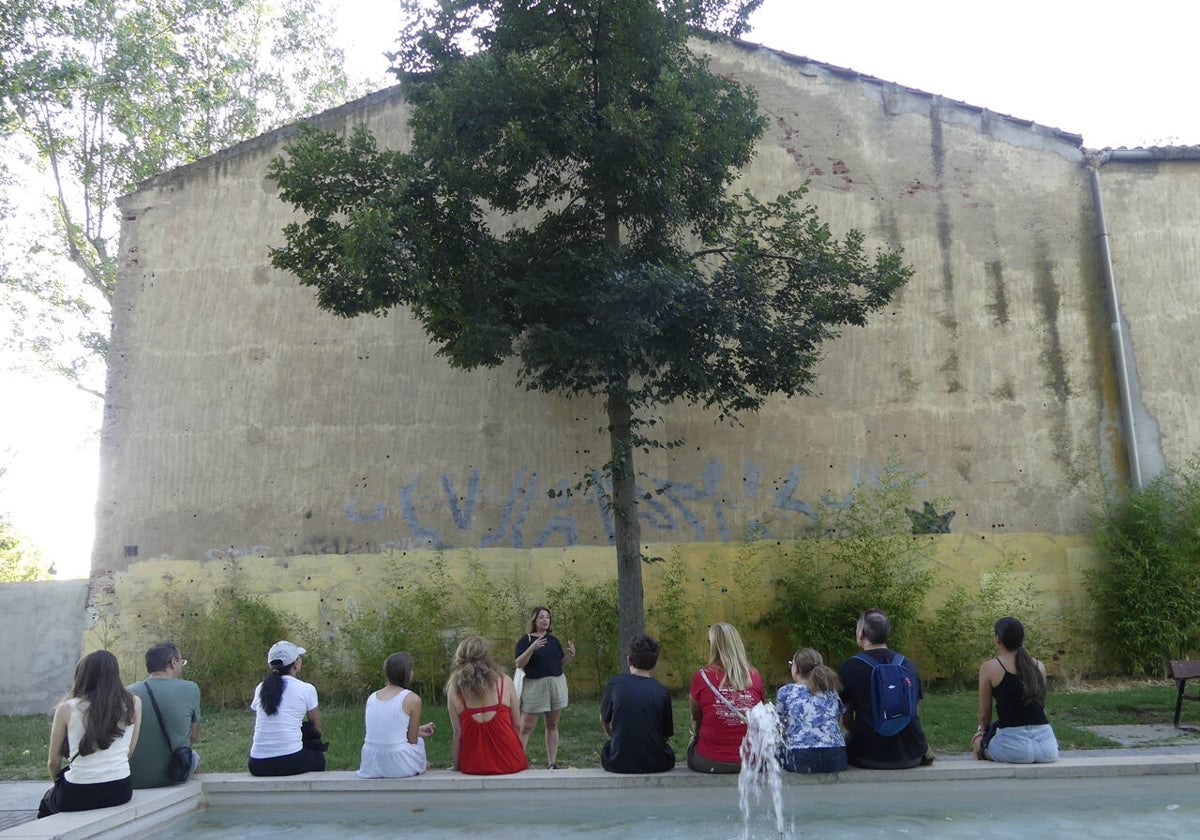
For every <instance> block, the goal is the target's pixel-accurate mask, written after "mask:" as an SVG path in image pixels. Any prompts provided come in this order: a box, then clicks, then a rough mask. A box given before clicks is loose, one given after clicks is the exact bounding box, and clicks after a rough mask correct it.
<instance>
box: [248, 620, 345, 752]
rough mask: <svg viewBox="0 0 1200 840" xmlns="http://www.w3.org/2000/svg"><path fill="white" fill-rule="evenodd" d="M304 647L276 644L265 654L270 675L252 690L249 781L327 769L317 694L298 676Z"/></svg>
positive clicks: (325, 747) (284, 642)
mask: <svg viewBox="0 0 1200 840" xmlns="http://www.w3.org/2000/svg"><path fill="white" fill-rule="evenodd" d="M304 653H305V650H304V648H302V647H297V646H296V645H294V644H292V643H291V642H287V641H281V642H276V643H275V644H273V645H272V646H271V650H270V651H268V652H267V665H268V666H269V667H270V669H271V673H270V674H268V675H267V678H266V679H265V680H263V681H262V682H260V683H259V684H258V685H257V686H255V687H254V700H253V701H252V702H251V703H250V708H251V709H253V710H254V741H253V742H252V743H251V744H250V761H249V762H248V764H249V770H250V775H251V776H295V775H298V774H300V773H308V772H310V771H314V770H324V769H325V750H326V749H328V748H329V745H328V744H325V743H324V742H323V741H321V712H320V710H319V709H318V708H317V689H316V688H315V687H314V686H312V685H311V684H310V683H306V682H304V681H303V680H300V679H298V678H297V677H296V674H298V673H299V672H300V668H301V666H302V665H303V664H304V661H303V659H301V656H302V655H303V654H304Z"/></svg>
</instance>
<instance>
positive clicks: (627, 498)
mask: <svg viewBox="0 0 1200 840" xmlns="http://www.w3.org/2000/svg"><path fill="white" fill-rule="evenodd" d="M607 407H608V437H609V443H610V448H611V451H612V512H613V522H614V530H615V535H616V543H617V622H618V627H619V634H620V643H621V661H622V662H624V661H625V657H626V656H627V655H628V653H629V640H630V639H632V638H633V637H634V636H636V635H638V634H639V633H643V632H645V621H646V616H645V610H644V607H643V596H644V593H643V591H642V524H641V521H640V520H639V519H638V516H637V498H636V497H635V493H636V482H635V477H636V473H635V471H634V467H633V452H634V447H633V442H632V429H631V421H632V419H633V413H632V411H631V409H630V407H629V395H628V392H627V390H626V383H625V382H615V383H613V386H612V387H611V388H610V389H609V392H608V402H607Z"/></svg>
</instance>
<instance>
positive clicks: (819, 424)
mask: <svg viewBox="0 0 1200 840" xmlns="http://www.w3.org/2000/svg"><path fill="white" fill-rule="evenodd" d="M715 49H716V51H717V55H716V58H715V60H714V66H715V68H716V69H717V70H718V71H719V72H726V73H730V74H733V75H734V76H736V77H737V78H739V79H741V80H743V81H745V82H748V83H750V84H751V85H753V86H754V87H756V88H757V89H758V91H759V99H760V106H761V108H762V109H763V111H764V112H765V113H766V114H767V115H768V116H769V119H770V127H769V129H768V132H767V135H766V136H765V137H764V139H763V141H762V143H761V144H760V147H759V151H758V155H757V158H756V160H755V161H754V163H753V165H752V166H751V167H750V168H749V169H748V171H747V172H746V173H745V174H744V178H743V181H744V185H745V186H748V187H750V188H752V189H753V190H755V191H756V192H758V193H760V194H762V195H767V196H773V195H775V194H777V193H778V192H781V191H783V190H786V189H790V188H793V187H795V186H798V185H800V184H802V183H804V182H805V181H806V180H809V181H810V182H811V193H810V196H811V198H812V200H813V201H814V203H815V204H817V205H818V207H819V209H820V211H821V214H822V217H823V218H824V219H825V220H826V221H828V223H829V224H830V226H831V227H832V228H833V230H834V231H835V232H838V233H843V232H845V231H846V230H847V229H849V228H850V227H857V228H859V229H861V230H863V231H864V233H865V234H866V235H867V238H868V242H869V243H872V244H884V243H894V244H898V245H902V246H903V247H904V248H905V250H906V255H907V258H908V259H909V260H910V261H911V263H912V265H913V267H914V268H915V275H914V277H913V280H912V281H911V284H910V285H909V286H908V287H907V288H906V289H905V290H904V291H903V293H902V294H901V295H900V297H899V299H898V300H897V301H896V303H895V305H894V306H892V307H891V308H890V310H889V311H887V312H883V313H880V314H879V315H878V316H877V317H876V318H875V319H874V320H873V322H872V324H871V325H870V326H869V327H867V328H865V329H862V330H852V331H850V332H847V333H846V335H845V336H844V337H843V338H842V339H840V340H838V341H837V342H834V343H832V344H831V345H829V346H828V348H827V350H828V356H827V359H826V361H825V362H824V363H823V364H822V366H821V369H820V377H819V380H818V385H817V390H818V391H819V393H818V394H817V395H816V396H813V397H809V398H800V399H792V400H783V399H779V400H775V401H773V402H771V403H770V404H769V405H768V406H767V407H766V408H765V409H764V410H763V411H762V412H760V413H759V414H757V415H753V416H747V417H745V418H743V419H744V426H743V427H740V428H730V427H728V426H724V425H719V424H717V423H716V422H715V419H714V417H713V416H711V415H709V414H706V413H704V412H702V411H699V410H695V409H691V408H686V407H676V406H672V407H668V408H666V409H664V411H663V417H664V420H665V430H664V434H666V435H669V436H676V435H682V436H684V437H685V438H686V440H687V444H686V446H684V447H683V448H681V449H676V450H671V451H669V452H663V453H657V454H655V455H653V456H650V457H646V458H643V460H642V461H641V463H640V465H639V466H640V467H641V468H642V469H643V470H644V472H645V474H646V476H645V478H643V479H642V484H643V487H644V489H654V488H655V487H665V488H666V489H665V492H664V493H663V494H662V495H661V496H655V497H653V498H652V499H651V500H650V501H649V502H648V503H647V504H646V505H645V506H644V507H643V512H642V516H643V538H644V539H645V540H646V541H647V542H676V543H687V542H706V541H714V540H716V541H720V540H738V539H742V538H743V537H745V536H746V535H747V534H750V535H755V536H763V535H769V536H775V537H778V536H789V535H792V534H795V533H797V532H799V531H800V530H801V529H803V528H804V527H805V526H806V525H808V524H809V523H810V521H811V516H810V515H811V512H812V505H813V502H814V501H815V500H816V499H818V498H819V497H820V496H821V494H822V493H823V492H824V491H826V490H829V489H832V490H833V491H834V492H835V493H840V492H844V491H845V490H846V489H847V488H848V487H850V486H851V485H852V484H853V483H855V482H857V481H862V480H866V479H869V478H870V477H871V476H872V475H873V473H874V471H875V470H876V469H878V468H879V467H880V465H882V464H883V463H884V462H885V461H886V460H887V459H888V457H889V453H891V452H895V453H896V456H897V457H898V458H899V460H900V461H901V462H903V463H905V464H907V465H909V466H911V467H913V468H916V469H919V470H921V471H923V472H924V473H925V474H926V476H927V477H926V479H925V487H924V494H925V497H926V498H929V499H937V498H948V499H951V500H952V505H953V507H954V509H955V510H956V511H957V518H956V519H955V520H954V523H953V524H954V526H955V528H956V529H960V530H961V529H966V530H974V531H978V532H983V533H987V534H993V533H997V532H1005V531H1021V532H1046V533H1048V534H1073V533H1078V532H1079V531H1080V530H1081V529H1082V528H1084V527H1085V524H1086V516H1085V511H1086V507H1087V489H1088V487H1089V485H1090V484H1093V483H1094V479H1095V478H1096V477H1097V476H1098V475H1099V471H1100V469H1101V468H1109V469H1117V470H1119V469H1120V466H1121V464H1122V458H1123V453H1122V451H1121V448H1120V445H1119V443H1117V442H1116V441H1118V440H1119V437H1118V435H1117V434H1116V432H1115V429H1116V428H1117V426H1116V420H1115V417H1116V413H1115V409H1114V400H1115V397H1113V396H1112V395H1113V393H1114V392H1113V389H1112V387H1111V376H1110V374H1109V373H1108V371H1109V370H1110V369H1111V363H1110V354H1109V352H1108V345H1107V341H1108V338H1107V326H1106V322H1105V319H1104V316H1103V304H1102V298H1101V295H1100V282H1099V278H1100V268H1099V265H1098V261H1097V259H1096V257H1095V247H1094V242H1093V235H1092V216H1091V210H1090V201H1089V198H1088V193H1087V184H1086V177H1085V174H1084V170H1083V167H1082V155H1081V151H1080V148H1079V138H1077V137H1073V136H1071V135H1064V134H1060V133H1057V132H1053V131H1047V130H1044V129H1041V128H1039V127H1037V126H1031V125H1030V124H1028V123H1022V122H1020V121H1016V120H1010V119H1008V118H1004V117H1000V116H997V115H994V114H990V113H988V112H986V111H980V110H979V109H974V108H970V107H968V106H964V105H961V104H959V103H954V102H950V101H947V100H942V99H940V98H938V97H933V96H929V95H927V94H923V93H919V92H915V91H911V90H907V89H904V88H900V87H898V86H895V85H890V84H885V83H881V82H878V81H877V80H871V79H864V78H862V77H859V76H857V75H854V74H850V73H846V72H841V71H837V70H836V69H834V68H829V67H827V66H825V65H819V64H816V63H811V62H807V61H804V60H799V59H791V58H787V57H784V56H780V55H779V54H777V53H773V52H771V51H768V50H758V49H753V48H743V47H738V46H733V45H725V46H720V45H718V46H717V47H715ZM404 119H405V106H404V104H403V102H402V101H401V99H400V97H399V94H398V93H397V92H396V91H395V90H392V91H384V92H381V93H380V94H376V95H374V96H373V97H369V98H368V99H366V100H362V101H360V102H357V103H352V104H351V105H348V106H345V107H343V108H341V109H338V110H337V111H334V112H330V113H328V114H326V115H324V116H323V117H322V118H321V122H322V123H323V124H324V125H326V126H328V127H335V128H342V129H349V128H350V127H351V126H352V125H355V124H357V123H360V122H361V123H365V124H366V125H367V126H368V127H369V128H371V129H372V130H374V131H375V132H376V133H377V134H378V135H379V136H380V138H381V139H382V141H383V142H384V143H385V144H387V145H392V146H396V147H400V148H403V147H404V146H405V143H406V142H407V134H406V129H405V123H404ZM287 136H288V135H287V133H286V132H280V133H276V134H274V135H267V136H264V137H262V138H259V139H258V140H255V141H253V142H251V143H248V144H243V145H241V146H238V147H236V148H234V149H232V150H229V152H227V153H225V154H222V155H219V156H217V157H215V158H212V159H208V160H205V161H201V162H199V163H197V164H195V165H192V166H189V167H185V168H183V169H180V170H177V171H175V172H172V173H167V174H166V175H163V176H160V177H158V178H156V179H154V180H152V181H150V182H148V183H146V184H145V185H143V187H142V188H141V189H140V190H139V191H138V192H137V193H136V194H134V195H132V196H129V197H127V198H126V199H125V200H124V201H123V203H122V208H123V211H124V217H125V221H124V226H123V233H122V246H121V256H120V258H121V267H120V282H119V284H118V293H117V301H116V306H115V314H114V333H113V344H112V353H111V356H110V382H109V391H108V405H107V413H106V417H105V426H104V435H103V444H102V471H101V476H102V477H101V491H100V501H99V505H98V527H97V539H96V547H95V554H94V560H93V568H94V570H95V571H96V573H97V574H100V573H102V572H104V571H105V570H111V571H116V572H119V571H121V570H124V569H126V568H130V567H131V564H137V563H139V562H141V561H145V560H147V559H153V558H160V559H161V558H168V559H178V560H200V559H205V558H208V559H213V560H221V559H227V558H231V557H243V556H259V557H264V558H286V557H292V556H296V555H322V556H323V555H335V554H354V555H356V556H361V555H366V554H370V553H372V552H379V551H386V550H390V549H409V548H421V547H438V546H441V547H472V548H479V549H485V550H489V551H490V550H493V549H502V548H512V549H522V550H524V549H532V548H538V547H551V548H557V547H563V546H588V545H606V544H607V543H608V539H609V530H610V528H611V524H610V523H609V522H608V519H607V517H608V514H607V512H606V511H605V510H604V508H603V505H601V504H600V503H599V502H598V500H597V498H596V496H595V494H594V493H590V492H589V493H583V494H574V495H572V496H569V497H562V498H557V499H552V498H550V497H549V496H548V494H547V491H548V490H550V489H555V488H563V487H566V486H570V485H573V484H575V483H576V482H579V481H580V480H581V479H582V478H583V477H584V475H585V473H586V471H587V470H588V469H593V468H595V467H597V466H598V465H600V464H602V463H603V462H604V461H605V460H606V459H607V456H606V453H605V451H604V450H605V437H604V435H603V433H602V432H601V429H602V427H603V425H604V420H603V415H602V412H601V411H600V408H599V406H598V405H596V404H593V403H591V402H589V401H585V400H574V401H568V400H565V399H561V398H559V397H557V396H548V395H541V394H536V393H528V392H526V391H523V390H520V389H518V388H517V387H515V385H514V377H513V374H512V370H511V369H510V368H508V367H503V368H500V369H499V370H495V371H489V372H478V373H461V372H456V371H452V370H451V369H450V368H449V367H448V366H447V365H446V364H445V363H444V362H443V361H441V360H440V359H438V358H436V357H435V356H434V354H433V352H432V348H431V347H430V345H429V343H428V342H427V340H426V339H425V337H424V335H423V333H422V332H421V330H420V329H419V326H418V325H417V324H416V323H415V322H414V321H413V320H412V319H411V318H410V317H409V316H408V315H407V314H405V313H403V312H396V313H394V314H393V315H391V316H390V317H388V318H384V319H369V318H364V319H356V320H351V321H345V320H339V319H335V318H334V317H332V316H330V315H328V314H325V313H322V312H320V311H318V310H317V309H316V306H315V304H314V303H313V298H312V294H311V292H310V291H309V290H307V289H303V288H302V287H300V286H299V284H298V283H297V282H296V281H295V279H294V278H292V277H290V276H288V275H285V274H283V273H280V272H277V271H274V270H272V269H271V268H270V267H269V265H268V254H267V249H268V247H269V246H270V245H273V244H278V243H280V242H281V235H280V230H281V228H282V226H283V225H284V224H285V223H286V222H287V221H288V219H289V213H288V211H287V209H286V208H285V207H284V206H283V204H282V203H281V202H280V201H279V200H278V198H277V197H276V195H275V191H274V189H273V185H272V184H271V183H270V182H269V181H267V180H266V178H265V172H266V167H267V164H268V162H269V161H270V159H271V158H272V157H273V156H274V155H277V154H279V153H280V152H281V151H282V149H283V147H284V144H285V143H286V139H287Z"/></svg>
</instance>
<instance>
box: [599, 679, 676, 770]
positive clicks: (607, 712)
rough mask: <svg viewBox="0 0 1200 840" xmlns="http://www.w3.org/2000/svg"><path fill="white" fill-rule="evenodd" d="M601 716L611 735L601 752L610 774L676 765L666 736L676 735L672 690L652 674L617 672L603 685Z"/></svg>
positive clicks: (605, 766)
mask: <svg viewBox="0 0 1200 840" xmlns="http://www.w3.org/2000/svg"><path fill="white" fill-rule="evenodd" d="M600 718H601V720H604V721H607V722H608V723H610V724H611V725H612V737H611V738H609V740H608V743H607V744H605V745H604V748H603V749H602V750H601V751H600V764H601V766H603V767H604V769H605V770H608V771H609V772H610V773H660V772H662V771H664V770H671V769H673V768H674V767H675V751H674V750H673V749H671V745H670V744H669V743H667V739H668V738H670V737H671V736H672V735H674V734H675V723H674V719H673V718H672V714H671V693H670V692H669V691H667V689H666V688H665V687H664V686H663V684H662V683H660V682H659V681H658V680H656V679H654V678H653V677H641V676H638V675H637V674H618V675H617V676H615V677H613V678H612V679H611V680H609V681H608V685H606V686H605V687H604V699H603V700H601V701H600Z"/></svg>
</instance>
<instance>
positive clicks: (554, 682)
mask: <svg viewBox="0 0 1200 840" xmlns="http://www.w3.org/2000/svg"><path fill="white" fill-rule="evenodd" d="M565 708H567V678H566V677H565V676H564V675H562V674H559V675H558V676H557V677H538V678H537V679H535V680H531V679H529V677H526V678H525V682H523V683H522V684H521V711H522V712H523V713H524V714H527V715H539V714H541V713H542V712H557V711H558V710H559V709H565Z"/></svg>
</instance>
